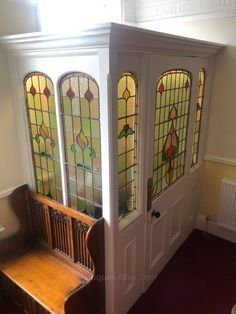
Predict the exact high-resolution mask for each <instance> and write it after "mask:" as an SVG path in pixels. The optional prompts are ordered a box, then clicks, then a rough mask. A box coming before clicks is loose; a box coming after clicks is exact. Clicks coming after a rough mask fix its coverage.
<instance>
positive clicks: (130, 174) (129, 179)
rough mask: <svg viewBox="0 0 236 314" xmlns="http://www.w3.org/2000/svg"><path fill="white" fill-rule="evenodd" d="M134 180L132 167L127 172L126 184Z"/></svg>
mask: <svg viewBox="0 0 236 314" xmlns="http://www.w3.org/2000/svg"><path fill="white" fill-rule="evenodd" d="M132 180H134V167H131V168H129V169H128V170H127V182H131V181H132Z"/></svg>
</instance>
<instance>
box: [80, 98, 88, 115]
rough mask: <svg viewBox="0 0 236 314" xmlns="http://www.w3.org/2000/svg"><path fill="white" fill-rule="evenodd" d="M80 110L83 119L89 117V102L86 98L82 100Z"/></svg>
mask: <svg viewBox="0 0 236 314" xmlns="http://www.w3.org/2000/svg"><path fill="white" fill-rule="evenodd" d="M80 110H81V117H84V118H86V117H87V118H88V117H89V102H88V101H87V100H86V99H84V98H81V99H80Z"/></svg>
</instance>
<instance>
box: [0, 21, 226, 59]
mask: <svg viewBox="0 0 236 314" xmlns="http://www.w3.org/2000/svg"><path fill="white" fill-rule="evenodd" d="M0 45H1V46H3V48H5V49H6V50H11V51H13V52H14V51H15V52H18V53H25V52H37V53H38V52H39V51H40V52H44V51H50V50H53V51H59V50H65V49H67V50H68V49H71V50H73V49H75V50H76V49H83V48H96V47H109V46H110V47H111V48H115V49H117V50H131V51H134V50H135V51H137V52H138V51H139V52H142V51H146V52H153V53H159V52H167V53H168V52H170V53H171V52H174V54H179V55H188V56H193V57H194V56H210V55H213V54H216V53H217V52H218V51H220V50H221V49H222V48H223V47H224V46H223V45H220V44H215V43H211V42H206V41H200V40H195V39H188V38H184V37H180V36H174V35H167V34H163V33H160V32H155V31H150V30H146V29H141V28H137V27H131V26H127V25H121V24H115V23H106V24H100V25H97V26H96V27H94V28H91V29H87V30H82V31H80V32H75V33H70V34H43V33H32V34H24V35H14V36H4V37H1V38H0Z"/></svg>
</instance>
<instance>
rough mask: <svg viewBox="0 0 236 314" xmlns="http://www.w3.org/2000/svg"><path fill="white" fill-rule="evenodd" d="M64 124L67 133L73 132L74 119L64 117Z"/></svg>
mask: <svg viewBox="0 0 236 314" xmlns="http://www.w3.org/2000/svg"><path fill="white" fill-rule="evenodd" d="M64 124H65V131H66V132H72V130H73V128H72V117H71V116H67V115H64Z"/></svg>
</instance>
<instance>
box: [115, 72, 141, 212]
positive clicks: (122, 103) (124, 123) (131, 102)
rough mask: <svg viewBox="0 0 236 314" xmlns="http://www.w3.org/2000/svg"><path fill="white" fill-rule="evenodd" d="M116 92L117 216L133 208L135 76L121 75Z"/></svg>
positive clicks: (135, 135)
mask: <svg viewBox="0 0 236 314" xmlns="http://www.w3.org/2000/svg"><path fill="white" fill-rule="evenodd" d="M117 92H118V176H119V217H120V218H124V217H125V216H127V215H128V214H129V213H130V212H132V211H133V210H134V209H135V208H136V195H135V194H136V181H137V178H136V165H137V83H136V79H135V77H134V75H132V74H131V73H129V72H127V73H124V74H123V75H122V76H121V77H120V79H119V81H118V86H117Z"/></svg>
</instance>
